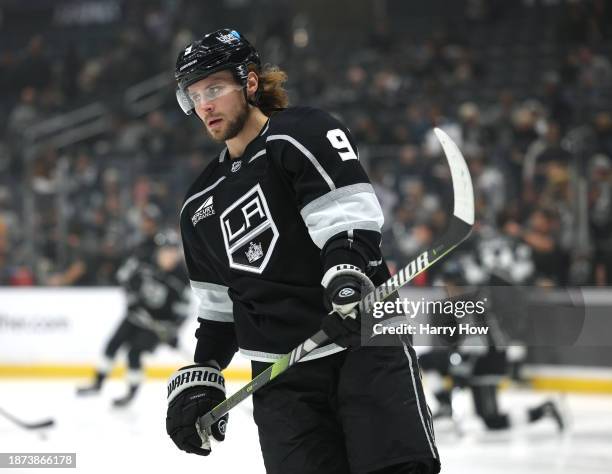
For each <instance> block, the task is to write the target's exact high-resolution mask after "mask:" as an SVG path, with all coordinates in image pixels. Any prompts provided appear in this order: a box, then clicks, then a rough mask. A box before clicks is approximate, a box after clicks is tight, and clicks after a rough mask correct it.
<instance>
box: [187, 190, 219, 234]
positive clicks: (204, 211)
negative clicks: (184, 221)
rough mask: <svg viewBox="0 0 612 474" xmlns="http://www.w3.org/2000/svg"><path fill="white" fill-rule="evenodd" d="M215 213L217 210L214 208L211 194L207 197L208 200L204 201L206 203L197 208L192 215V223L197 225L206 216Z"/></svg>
mask: <svg viewBox="0 0 612 474" xmlns="http://www.w3.org/2000/svg"><path fill="white" fill-rule="evenodd" d="M214 213H215V210H214V208H213V197H212V196H209V197H208V199H206V201H204V203H203V204H202V205H201V206H200V207H198V208H197V209H196V211H195V213H194V214H193V216H191V223H192V224H193V226H194V227H195V226H196V224H197V223H198V222H200V221H201V220H202V219H204V218H205V217H210V216H212V215H214Z"/></svg>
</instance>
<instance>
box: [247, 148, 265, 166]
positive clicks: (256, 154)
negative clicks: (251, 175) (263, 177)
mask: <svg viewBox="0 0 612 474" xmlns="http://www.w3.org/2000/svg"><path fill="white" fill-rule="evenodd" d="M265 154H266V149H265V148H264V149H263V150H260V151H258V152H257V153H255V154H254V155H253V156H252V157H251V159H250V160H249V161H248V162H249V163H250V162H251V161H255V160H256V159H257V158H259V157H260V156H263V155H265Z"/></svg>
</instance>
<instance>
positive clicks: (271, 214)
mask: <svg viewBox="0 0 612 474" xmlns="http://www.w3.org/2000/svg"><path fill="white" fill-rule="evenodd" d="M180 224H181V234H182V239H183V247H184V252H185V259H186V263H187V269H188V273H189V278H190V280H191V286H192V288H193V290H194V292H195V293H196V295H197V297H198V299H199V309H198V318H199V321H200V324H201V326H200V329H199V330H198V332H197V333H196V336H197V337H198V339H199V342H198V349H197V350H196V357H195V359H196V361H198V359H208V358H215V359H217V360H218V361H219V362H221V365H226V364H227V363H229V359H231V355H230V357H229V359H228V358H227V357H225V356H224V355H222V354H221V352H223V351H224V350H227V347H228V346H232V345H234V349H235V346H236V345H237V347H238V348H239V350H240V352H241V353H242V354H244V355H245V356H246V357H248V358H250V359H252V360H259V361H274V360H275V359H277V358H279V357H281V355H283V354H285V353H287V352H289V351H290V350H291V349H293V348H294V347H295V346H297V345H298V344H299V343H300V342H303V341H304V340H305V339H306V338H307V337H309V336H311V335H312V334H314V333H315V332H316V331H318V330H319V328H320V325H321V319H322V318H323V316H324V315H326V314H327V312H328V309H327V308H326V307H325V304H324V289H323V287H322V286H321V279H322V277H323V274H324V271H325V270H326V269H327V268H329V267H330V266H331V265H334V264H338V263H353V264H358V265H359V263H358V262H357V261H358V260H359V258H357V259H356V260H354V261H347V260H350V259H352V258H356V257H355V256H354V254H355V249H357V250H358V252H357V253H359V255H360V257H361V259H362V260H363V262H361V263H362V264H361V265H360V266H361V267H362V268H364V267H366V268H364V270H365V271H368V272H369V274H370V277H371V278H372V279H373V281H374V283H377V281H376V280H380V281H381V282H382V281H383V280H384V277H386V276H387V275H388V272H386V267H384V269H385V272H383V276H382V277H381V278H377V277H376V272H375V271H374V270H375V269H376V268H380V267H381V265H380V264H381V257H380V249H379V245H380V229H381V226H382V224H383V215H382V211H381V208H380V205H379V203H378V200H377V199H376V196H375V194H374V190H373V188H372V185H371V184H370V182H369V179H368V177H367V175H366V173H365V171H364V169H363V168H362V166H361V164H360V162H359V159H358V152H357V148H356V146H355V143H354V141H353V139H352V138H351V135H350V133H349V131H348V130H347V129H346V127H344V126H343V125H342V124H341V123H340V122H338V121H337V120H336V119H334V118H333V117H332V116H330V115H329V114H327V113H324V112H322V111H320V110H317V109H313V108H307V107H294V108H289V109H287V110H284V111H283V112H280V113H278V114H276V115H273V116H272V117H271V118H270V120H268V122H267V123H266V125H265V126H264V127H263V129H262V130H261V132H260V133H259V135H258V136H257V137H256V138H255V139H254V140H253V141H251V143H249V145H248V146H247V147H246V149H245V151H244V154H243V156H241V157H232V159H230V157H229V156H228V155H227V149H225V150H224V151H223V152H222V153H221V154H220V156H219V158H218V159H216V160H213V162H211V163H210V164H209V165H208V167H207V168H206V169H205V170H204V172H203V173H202V174H201V175H200V176H199V177H198V178H197V180H196V181H195V183H194V184H193V185H192V186H191V188H190V190H189V191H188V193H187V196H186V199H185V201H184V204H183V206H182V209H181V218H180ZM330 242H334V243H335V244H334V245H330ZM338 242H341V244H337V243H338ZM330 249H332V250H330ZM230 325H231V326H230ZM228 327H231V329H228ZM228 335H232V336H234V335H235V337H236V339H235V340H233V341H232V340H230V339H231V337H228ZM203 340H205V342H204V341H203ZM219 340H222V342H221V343H219ZM202 345H206V347H205V348H203V351H204V353H205V354H206V355H202V354H201V353H200V355H198V351H199V349H201V347H200V346H202ZM215 346H216V347H215ZM340 350H342V348H341V347H339V346H336V345H335V344H330V345H327V346H324V347H322V348H319V349H317V350H316V351H314V352H313V354H311V355H310V356H309V357H310V358H316V357H322V356H324V355H328V354H331V353H334V352H337V351H340ZM232 354H233V352H232Z"/></svg>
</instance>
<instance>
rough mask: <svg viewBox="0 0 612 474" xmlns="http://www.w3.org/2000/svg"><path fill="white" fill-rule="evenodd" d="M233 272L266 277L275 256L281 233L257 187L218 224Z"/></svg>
mask: <svg viewBox="0 0 612 474" xmlns="http://www.w3.org/2000/svg"><path fill="white" fill-rule="evenodd" d="M219 222H220V224H221V233H222V234H223V241H224V244H225V251H226V252H227V257H228V260H229V264H230V267H231V268H235V269H237V270H244V271H247V272H252V273H259V274H261V273H263V271H264V270H265V268H266V265H267V264H268V261H269V260H270V257H271V256H272V252H274V246H275V245H276V241H277V240H278V229H277V228H276V224H275V223H274V220H273V219H272V215H271V214H270V209H269V208H268V202H267V201H266V198H265V196H264V194H263V191H262V190H261V186H260V185H259V184H257V185H256V186H253V187H252V188H251V189H250V190H249V191H248V192H247V193H246V194H245V195H244V196H242V197H241V198H240V199H238V200H237V201H236V202H234V203H233V204H232V205H231V206H230V207H228V208H227V209H226V210H225V211H224V212H223V214H221V218H220V220H219Z"/></svg>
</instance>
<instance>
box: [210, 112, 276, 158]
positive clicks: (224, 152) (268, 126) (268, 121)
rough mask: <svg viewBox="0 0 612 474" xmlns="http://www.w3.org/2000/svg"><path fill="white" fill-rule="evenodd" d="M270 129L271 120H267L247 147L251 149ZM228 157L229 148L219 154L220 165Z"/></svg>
mask: <svg viewBox="0 0 612 474" xmlns="http://www.w3.org/2000/svg"><path fill="white" fill-rule="evenodd" d="M269 128H270V119H268V120H266V123H265V124H264V126H263V127H262V128H261V130H260V131H259V133H258V134H257V136H256V137H255V138H254V139H253V140H252V141H251V142H250V143H249V144H248V145H247V148H248V147H249V145H250V144H251V143H253V142H254V141H255V140H257V139H258V138H259V137H263V136H264V135H265V134H266V133H268V129H269ZM245 151H246V148H245ZM226 155H227V147H225V148H224V149H223V150H222V151H221V153H219V163H223V161H225V157H226Z"/></svg>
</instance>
